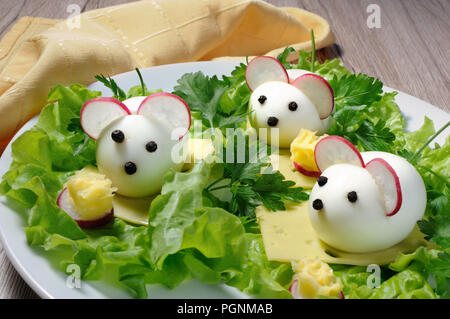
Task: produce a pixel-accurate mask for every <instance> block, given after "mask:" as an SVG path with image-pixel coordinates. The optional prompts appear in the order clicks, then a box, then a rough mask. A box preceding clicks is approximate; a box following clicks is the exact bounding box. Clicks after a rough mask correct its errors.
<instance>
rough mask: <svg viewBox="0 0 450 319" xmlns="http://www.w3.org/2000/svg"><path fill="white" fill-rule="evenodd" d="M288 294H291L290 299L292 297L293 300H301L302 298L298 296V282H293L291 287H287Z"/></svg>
mask: <svg viewBox="0 0 450 319" xmlns="http://www.w3.org/2000/svg"><path fill="white" fill-rule="evenodd" d="M289 292H290V293H291V294H292V297H294V299H303V298H302V296H301V295H300V291H299V289H298V280H297V279H296V280H294V282H293V283H292V285H291V286H290V287H289Z"/></svg>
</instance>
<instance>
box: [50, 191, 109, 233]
mask: <svg viewBox="0 0 450 319" xmlns="http://www.w3.org/2000/svg"><path fill="white" fill-rule="evenodd" d="M69 198H70V194H69V190H68V189H67V188H64V189H63V190H62V192H61V193H60V194H59V196H58V200H57V202H56V203H57V205H58V206H59V208H61V209H62V210H63V211H65V212H66V213H67V215H69V216H70V217H72V218H73V220H75V221H76V222H77V224H78V225H79V226H80V227H81V228H83V229H90V228H97V227H101V226H104V225H106V224H108V223H109V222H110V221H111V220H112V219H113V217H114V212H113V210H112V209H111V210H110V211H109V212H105V214H104V215H103V216H101V217H99V218H96V219H82V218H81V217H80V215H78V213H77V212H76V210H75V206H74V205H73V203H72V202H71V201H70V200H69Z"/></svg>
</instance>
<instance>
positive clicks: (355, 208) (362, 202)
mask: <svg viewBox="0 0 450 319" xmlns="http://www.w3.org/2000/svg"><path fill="white" fill-rule="evenodd" d="M362 157H363V159H364V162H365V163H367V162H369V161H370V160H372V159H374V158H377V157H378V158H382V159H384V160H385V161H387V162H388V163H389V164H390V165H391V166H392V167H393V168H394V170H395V171H396V173H397V175H398V177H399V180H400V185H401V186H400V187H401V190H402V196H403V201H402V206H401V208H400V210H399V211H398V212H397V213H396V214H395V215H394V216H390V217H389V216H386V209H385V203H384V199H383V195H382V193H381V190H380V188H379V187H378V185H377V184H376V182H375V179H374V178H373V177H372V176H371V174H370V173H369V172H368V171H367V170H366V169H364V168H362V167H358V166H355V165H351V164H335V165H332V166H330V167H329V168H327V169H326V170H325V171H324V172H323V173H322V176H325V177H327V178H328V181H327V183H326V184H325V185H324V186H322V187H320V186H319V185H318V184H317V183H316V184H315V185H314V187H313V189H312V192H311V195H310V201H309V217H310V220H311V224H312V226H313V228H314V230H315V231H316V232H317V234H318V236H319V237H320V238H321V239H322V240H323V241H324V242H325V243H327V244H328V245H330V246H332V247H335V248H337V249H340V250H343V251H347V252H354V253H367V252H373V251H379V250H383V249H386V248H389V247H391V246H393V245H395V244H397V243H399V242H401V241H402V240H403V239H405V238H406V237H407V236H408V235H409V234H410V233H411V231H412V230H413V228H414V226H415V224H416V222H417V221H418V220H420V219H421V218H422V217H423V214H424V211H425V206H426V191H425V185H424V183H423V180H422V178H421V177H420V175H419V174H418V172H417V171H416V170H415V168H414V167H413V166H412V165H411V164H409V163H408V162H407V161H406V160H405V159H403V158H401V157H398V156H396V155H393V154H389V153H384V152H365V153H362ZM350 191H356V193H357V195H358V199H357V201H356V202H354V203H351V202H349V201H348V199H347V194H348V193H349V192H350ZM315 199H321V200H322V202H323V206H324V208H323V209H322V210H320V211H317V210H315V209H314V208H313V207H312V202H313V201H314V200H315Z"/></svg>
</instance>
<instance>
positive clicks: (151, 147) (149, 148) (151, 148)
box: [145, 141, 158, 153]
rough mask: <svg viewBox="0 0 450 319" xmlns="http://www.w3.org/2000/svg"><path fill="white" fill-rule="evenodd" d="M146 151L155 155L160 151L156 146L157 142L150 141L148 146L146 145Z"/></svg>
mask: <svg viewBox="0 0 450 319" xmlns="http://www.w3.org/2000/svg"><path fill="white" fill-rule="evenodd" d="M145 149H146V150H147V152H150V153H153V152H154V151H156V150H157V149H158V145H157V144H156V142H155V141H150V142H148V143H147V144H145Z"/></svg>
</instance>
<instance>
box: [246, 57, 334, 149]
mask: <svg viewBox="0 0 450 319" xmlns="http://www.w3.org/2000/svg"><path fill="white" fill-rule="evenodd" d="M245 76H246V81H247V85H248V87H249V89H250V90H251V91H252V94H251V97H250V102H249V108H250V110H251V111H252V114H251V115H250V123H251V124H252V126H253V127H254V128H256V129H261V128H266V129H268V130H267V141H268V142H269V143H270V144H272V145H275V144H276V145H277V146H279V147H282V148H287V147H289V145H290V144H291V142H292V141H293V140H294V138H295V137H296V136H297V134H298V132H299V130H300V129H301V128H305V129H309V130H311V131H315V132H317V133H318V134H323V133H325V132H326V131H327V130H328V128H329V124H330V121H329V118H330V114H331V113H332V111H333V108H334V94H333V89H332V88H331V86H330V85H329V84H328V82H327V81H326V80H325V79H324V78H322V77H321V76H319V75H317V74H314V73H311V72H308V71H305V70H286V69H285V68H284V66H283V65H282V64H281V63H280V62H279V61H278V60H276V59H274V58H272V57H267V56H259V57H256V58H254V59H253V60H252V61H250V63H249V64H248V66H247V69H246V74H245ZM271 128H277V129H278V141H277V138H273V137H271V136H270V135H271V130H270V129H271ZM272 136H273V133H272ZM260 138H263V137H262V136H260Z"/></svg>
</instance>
